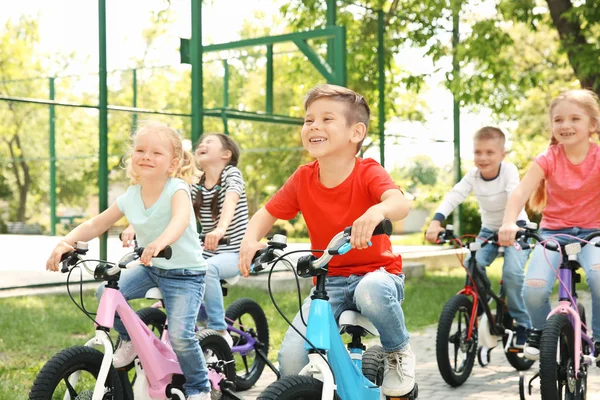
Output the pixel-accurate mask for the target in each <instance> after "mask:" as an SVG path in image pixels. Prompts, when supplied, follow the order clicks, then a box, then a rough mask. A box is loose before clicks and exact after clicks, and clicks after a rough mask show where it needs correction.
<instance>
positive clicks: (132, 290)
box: [96, 265, 158, 341]
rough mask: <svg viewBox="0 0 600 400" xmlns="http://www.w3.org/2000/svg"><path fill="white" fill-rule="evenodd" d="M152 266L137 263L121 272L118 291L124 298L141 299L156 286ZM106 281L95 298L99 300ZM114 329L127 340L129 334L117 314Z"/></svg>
mask: <svg viewBox="0 0 600 400" xmlns="http://www.w3.org/2000/svg"><path fill="white" fill-rule="evenodd" d="M152 269H153V267H145V266H143V265H139V266H137V267H134V268H132V269H127V270H125V271H122V272H121V279H119V291H120V292H121V294H123V297H125V300H127V301H129V300H133V299H141V298H143V297H144V295H145V294H146V292H147V291H148V289H151V288H153V287H156V286H158V283H157V279H156V278H157V277H156V275H155V274H153V273H152ZM105 285H106V282H103V283H102V284H101V285H100V286H99V287H98V290H97V291H96V298H97V299H98V301H100V298H101V297H102V294H103V293H104V287H105ZM114 328H115V331H117V332H118V333H119V335H120V336H121V339H122V340H125V341H129V340H131V339H130V338H129V335H128V334H127V331H126V330H125V326H124V325H123V323H122V322H121V319H120V318H119V316H118V315H117V316H116V318H115V325H114Z"/></svg>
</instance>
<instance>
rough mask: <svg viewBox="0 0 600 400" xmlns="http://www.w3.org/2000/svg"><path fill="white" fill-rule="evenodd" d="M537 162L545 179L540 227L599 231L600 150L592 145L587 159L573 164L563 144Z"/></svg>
mask: <svg viewBox="0 0 600 400" xmlns="http://www.w3.org/2000/svg"><path fill="white" fill-rule="evenodd" d="M534 161H535V162H536V163H538V165H539V166H540V167H541V168H542V170H543V171H544V177H545V178H546V194H547V199H548V200H547V202H546V207H544V210H543V211H542V222H541V224H540V226H541V227H542V228H547V229H561V228H572V227H578V228H586V229H595V228H600V207H598V199H600V148H599V147H598V145H597V144H595V143H591V144H590V149H589V150H588V153H587V155H586V157H585V159H584V160H583V161H582V162H581V163H579V164H577V165H574V164H572V163H571V161H569V159H568V158H567V155H566V154H565V148H564V146H563V145H562V144H557V145H554V146H550V147H548V149H547V150H546V151H545V152H543V153H542V154H540V155H539V156H537V157H536V158H535V159H534Z"/></svg>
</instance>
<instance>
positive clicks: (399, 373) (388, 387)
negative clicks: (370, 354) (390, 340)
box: [381, 345, 416, 396]
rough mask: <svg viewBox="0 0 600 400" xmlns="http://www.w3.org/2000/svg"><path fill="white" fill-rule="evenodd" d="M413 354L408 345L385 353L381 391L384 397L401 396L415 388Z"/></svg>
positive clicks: (414, 361) (414, 359) (414, 360)
mask: <svg viewBox="0 0 600 400" xmlns="http://www.w3.org/2000/svg"><path fill="white" fill-rule="evenodd" d="M415 364H416V358H415V354H414V353H413V352H412V350H411V349H410V345H408V346H406V347H405V348H404V349H402V350H399V351H395V352H393V353H386V357H385V360H384V372H383V383H382V384H381V391H382V392H383V394H384V395H386V396H403V395H405V394H408V393H410V391H411V390H413V388H414V387H415Z"/></svg>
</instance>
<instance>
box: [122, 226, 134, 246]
mask: <svg viewBox="0 0 600 400" xmlns="http://www.w3.org/2000/svg"><path fill="white" fill-rule="evenodd" d="M119 238H120V239H121V242H123V247H132V246H135V244H134V242H133V241H134V239H135V229H133V226H131V225H129V226H128V227H127V228H125V230H124V231H123V232H121V235H119Z"/></svg>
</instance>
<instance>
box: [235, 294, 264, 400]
mask: <svg viewBox="0 0 600 400" xmlns="http://www.w3.org/2000/svg"><path fill="white" fill-rule="evenodd" d="M225 318H226V320H227V323H228V324H230V325H233V326H235V327H236V328H237V329H239V330H241V331H244V332H247V333H249V334H251V335H252V336H253V337H254V338H255V339H256V340H258V343H257V345H258V346H260V348H261V349H262V350H263V351H264V353H265V355H268V351H269V325H268V322H267V317H266V316H265V313H264V311H263V309H262V308H261V307H260V305H259V304H258V303H257V302H255V301H254V300H252V299H248V298H241V299H237V300H235V301H234V302H233V303H231V305H229V307H227V311H226V312H225ZM228 331H229V334H230V335H231V337H232V339H233V345H234V346H241V345H244V344H245V343H246V340H245V338H244V337H243V336H241V335H239V334H238V333H236V332H235V331H233V330H231V329H228ZM234 359H235V369H236V379H235V385H236V389H237V390H248V389H250V388H251V387H252V386H254V384H255V383H256V381H258V379H259V378H260V376H261V375H262V373H263V370H264V368H265V361H264V360H263V359H262V358H261V357H260V356H258V355H257V354H256V351H252V352H249V353H246V354H245V355H241V354H239V353H237V354H234Z"/></svg>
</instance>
